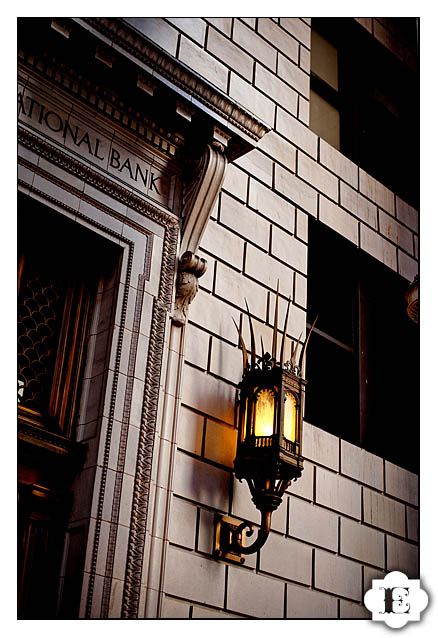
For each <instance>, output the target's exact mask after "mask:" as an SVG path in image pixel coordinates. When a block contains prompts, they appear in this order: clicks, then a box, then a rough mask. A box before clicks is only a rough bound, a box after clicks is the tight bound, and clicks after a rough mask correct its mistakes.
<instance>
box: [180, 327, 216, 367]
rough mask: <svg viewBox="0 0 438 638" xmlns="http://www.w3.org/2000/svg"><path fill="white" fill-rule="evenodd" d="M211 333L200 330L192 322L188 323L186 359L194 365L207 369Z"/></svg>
mask: <svg viewBox="0 0 438 638" xmlns="http://www.w3.org/2000/svg"><path fill="white" fill-rule="evenodd" d="M210 338H211V337H210V335H209V334H208V333H207V332H204V330H200V329H199V328H197V327H196V326H195V325H193V324H192V323H188V324H187V328H186V339H185V352H184V354H185V360H186V361H189V362H190V363H193V364H194V365H196V366H198V367H199V368H202V369H203V370H206V369H207V364H208V352H209V349H210Z"/></svg>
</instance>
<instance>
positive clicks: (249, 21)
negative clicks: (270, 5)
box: [239, 18, 257, 29]
mask: <svg viewBox="0 0 438 638" xmlns="http://www.w3.org/2000/svg"><path fill="white" fill-rule="evenodd" d="M239 20H242V22H245V24H247V25H248V26H250V27H251V29H255V28H256V21H257V18H239Z"/></svg>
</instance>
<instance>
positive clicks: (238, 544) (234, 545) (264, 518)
mask: <svg viewBox="0 0 438 638" xmlns="http://www.w3.org/2000/svg"><path fill="white" fill-rule="evenodd" d="M271 515H272V512H271V511H264V512H262V513H261V522H260V529H259V531H258V534H257V538H256V539H255V541H254V543H253V544H252V545H247V546H245V545H242V532H243V530H244V529H245V528H248V531H247V533H246V535H247V536H252V534H253V532H254V525H252V524H251V523H246V522H245V521H244V522H243V523H242V524H241V525H239V527H236V529H235V530H234V531H233V534H232V540H231V549H232V551H233V552H238V553H240V554H254V552H257V551H258V550H259V549H260V548H261V547H263V545H264V544H265V543H266V540H267V538H268V536H269V532H270V530H271Z"/></svg>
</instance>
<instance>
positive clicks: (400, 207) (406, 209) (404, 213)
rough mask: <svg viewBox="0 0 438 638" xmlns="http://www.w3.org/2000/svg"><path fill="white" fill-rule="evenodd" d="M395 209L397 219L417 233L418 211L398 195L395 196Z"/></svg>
mask: <svg viewBox="0 0 438 638" xmlns="http://www.w3.org/2000/svg"><path fill="white" fill-rule="evenodd" d="M395 210H396V217H397V219H398V220H399V221H401V222H402V223H403V224H405V225H406V226H408V227H409V228H410V229H411V230H413V231H414V232H415V233H418V211H417V210H416V209H415V208H413V206H409V204H406V202H404V201H403V200H402V199H400V197H397V196H396V198H395Z"/></svg>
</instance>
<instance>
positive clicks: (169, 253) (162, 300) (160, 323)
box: [18, 127, 179, 618]
mask: <svg viewBox="0 0 438 638" xmlns="http://www.w3.org/2000/svg"><path fill="white" fill-rule="evenodd" d="M18 133H19V141H20V142H21V143H22V144H23V145H24V146H26V147H27V148H30V149H31V150H33V151H35V152H37V153H39V154H40V155H42V156H43V157H46V158H47V159H48V160H49V161H51V162H53V163H55V164H58V165H59V166H61V167H62V168H64V169H65V170H67V171H69V172H70V173H72V174H73V175H76V176H79V177H81V178H82V179H84V180H86V181H87V182H88V183H91V184H92V185H93V186H96V188H98V189H99V190H101V191H102V192H105V193H106V194H108V195H110V196H111V197H113V198H114V199H116V200H118V201H120V202H123V203H126V204H127V205H129V206H130V207H131V208H133V209H134V210H136V211H138V212H139V213H141V214H143V215H145V216H146V217H148V218H150V219H152V220H154V221H155V222H157V223H158V224H160V225H161V226H163V227H164V229H165V234H164V241H163V255H162V266H161V275H160V283H159V290H158V295H157V297H156V298H155V299H154V304H153V311H152V321H151V334H150V339H149V352H148V360H147V367H146V380H145V392H144V397H143V408H142V419H141V423H140V435H139V446H138V455H137V466H136V473H135V479H134V494H133V506H132V511H131V524H130V531H129V539H128V552H127V565H126V577H125V586H124V592H123V603H122V617H123V618H137V616H138V606H139V600H140V586H141V574H142V567H143V556H144V544H145V538H146V523H147V514H148V504H149V493H150V482H151V469H152V457H153V450H154V439H155V429H156V419H157V410H158V398H159V392H160V377H161V366H162V356H163V348H164V336H165V328H166V320H167V316H168V313H169V311H170V309H171V305H172V295H173V282H174V275H175V266H176V250H177V244H178V236H179V223H178V220H177V219H175V218H174V217H173V216H172V215H170V214H168V213H165V212H163V211H161V210H160V209H158V208H156V207H155V206H152V205H151V204H149V203H148V202H146V201H145V200H143V199H141V198H140V197H138V196H136V195H134V194H132V193H130V192H129V191H128V190H126V189H125V188H123V187H121V186H118V185H116V184H114V182H112V181H111V180H109V179H107V178H106V177H104V176H102V175H100V174H98V173H96V172H95V171H93V170H92V169H91V168H89V167H87V166H85V165H84V164H82V163H81V162H79V161H77V160H75V159H73V158H72V157H70V156H69V155H67V154H66V153H64V152H62V151H60V150H59V149H57V148H55V147H54V146H52V145H51V144H49V143H47V142H45V141H44V140H41V139H40V138H39V137H37V136H36V135H34V134H33V133H30V132H29V131H27V130H26V129H23V128H21V127H19V131H18ZM33 170H35V166H33ZM22 186H23V187H24V188H25V189H27V190H29V191H32V190H33V191H34V192H37V189H33V188H32V187H31V186H29V185H28V184H27V183H25V182H23V183H22ZM38 194H39V195H40V196H41V197H43V198H46V199H47V200H49V201H53V202H55V203H56V204H57V205H59V206H61V207H63V208H65V209H69V207H68V206H66V205H65V204H63V203H62V202H58V201H57V200H55V199H54V198H52V197H50V196H48V195H46V194H45V193H41V192H39V191H38ZM71 212H73V213H74V214H75V215H79V213H78V212H77V211H74V210H73V209H71ZM83 217H85V216H83ZM90 223H92V224H94V225H95V226H96V227H101V228H102V229H105V227H104V226H102V225H101V224H98V223H96V222H93V221H92V220H90ZM105 230H106V232H110V231H109V230H107V229H105ZM113 234H116V233H113ZM124 305H125V304H124ZM119 342H120V337H119ZM120 348H121V342H120ZM120 348H119V343H118V346H117V355H118V357H119V358H118V359H117V361H116V364H117V362H119V361H120V356H121V350H120ZM115 378H116V375H115ZM113 392H114V389H113ZM112 396H115V394H113V395H112ZM111 405H113V402H112V403H111ZM110 440H111V434H110V433H109V436H107V439H106V442H105V453H104V459H106V467H107V466H108V458H109V446H110ZM104 490H105V484H104V480H103V479H102V481H101V486H100V492H99V502H100V500H101V498H100V497H101V495H102V494H103V493H104ZM102 506H103V498H102ZM101 520H102V508H100V509H99V508H98V515H97V520H96V533H95V539H94V546H93V558H94V560H92V568H91V573H90V583H89V589H88V598H87V616H88V617H90V616H91V603H92V599H93V592H94V579H95V574H96V563H97V548H98V542H99V534H98V528H99V529H100V527H99V524H100V523H101Z"/></svg>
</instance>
